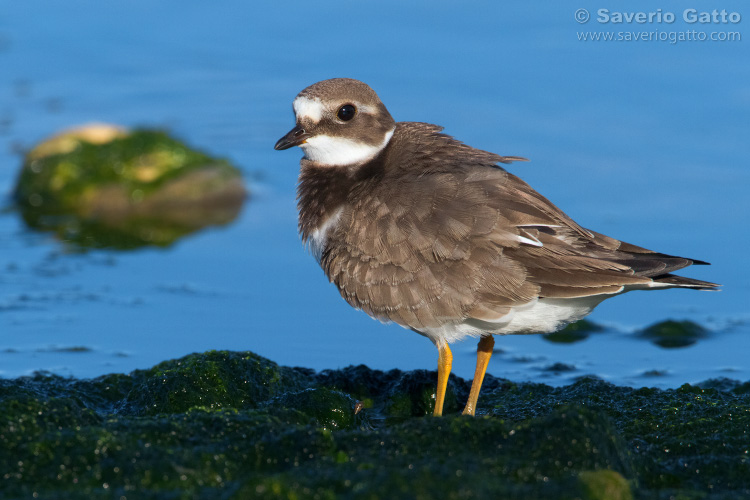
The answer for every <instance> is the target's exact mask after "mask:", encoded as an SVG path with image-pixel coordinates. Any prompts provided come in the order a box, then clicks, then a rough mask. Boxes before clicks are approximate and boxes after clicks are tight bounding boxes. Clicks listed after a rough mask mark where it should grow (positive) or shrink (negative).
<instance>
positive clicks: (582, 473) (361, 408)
mask: <svg viewBox="0 0 750 500" xmlns="http://www.w3.org/2000/svg"><path fill="white" fill-rule="evenodd" d="M434 380H435V374H434V372H426V371H415V372H401V371H398V370H392V371H389V372H381V371H377V370H371V369H369V368H367V367H364V366H356V367H348V368H345V369H342V370H327V371H324V372H321V373H315V372H313V371H312V370H308V369H304V368H287V367H281V366H278V365H277V364H275V363H273V362H272V361H269V360H267V359H264V358H262V357H260V356H257V355H255V354H253V353H236V352H208V353H204V354H194V355H190V356H186V357H184V358H182V359H179V360H172V361H167V362H164V363H161V364H159V365H157V366H155V367H154V368H151V369H149V370H139V371H135V372H133V373H131V374H130V375H107V376H103V377H99V378H96V379H92V380H75V379H65V378H61V377H57V376H49V375H42V374H39V375H35V376H33V377H23V378H18V379H14V380H0V450H2V453H0V474H2V482H0V492H2V496H3V497H6V498H32V497H34V498H64V499H65V498H67V499H79V498H80V499H84V498H86V499H88V498H139V499H140V498H159V499H161V498H163V499H181V498H186V499H187V498H228V499H244V498H298V499H302V498H323V499H326V498H331V499H333V498H371V499H380V498H410V499H411V498H424V499H431V498H456V499H458V498H529V499H537V498H566V499H567V498H569V499H574V498H580V499H630V498H664V499H667V498H709V497H710V498H726V499H730V498H731V499H735V498H748V497H750V460H748V452H749V449H750V437H749V435H748V432H749V430H748V429H750V383H744V384H740V383H738V382H732V381H727V380H722V381H714V382H708V383H706V384H703V385H702V386H690V385H686V386H683V387H681V388H679V389H676V390H657V389H632V388H627V387H616V386H613V385H611V384H608V383H605V382H602V381H601V380H598V379H594V378H586V379H583V380H580V381H578V382H576V383H575V384H573V385H570V386H567V387H561V388H552V387H549V386H546V385H541V384H514V383H511V382H509V381H506V380H500V379H496V378H494V377H491V376H488V377H487V379H486V382H485V390H484V392H483V394H482V396H481V398H480V400H479V404H480V409H481V410H482V411H483V412H484V413H483V415H482V416H479V417H476V418H470V417H463V416H460V415H457V414H455V413H453V414H451V415H447V416H445V417H443V418H433V417H431V416H426V415H425V414H428V413H429V412H430V411H431V408H430V406H431V405H430V403H429V401H431V399H432V397H431V395H430V394H428V395H427V396H425V387H426V386H427V385H429V384H434ZM468 387H469V382H468V381H465V380H462V379H460V378H457V377H451V394H452V396H451V397H452V398H453V400H458V401H463V400H464V399H465V397H466V394H467V393H468ZM458 406H459V405H454V406H453V407H452V410H451V411H452V412H458V411H459V407H458Z"/></svg>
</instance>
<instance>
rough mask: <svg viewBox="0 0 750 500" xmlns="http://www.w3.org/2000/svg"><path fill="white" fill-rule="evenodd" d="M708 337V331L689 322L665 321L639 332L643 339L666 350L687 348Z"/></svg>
mask: <svg viewBox="0 0 750 500" xmlns="http://www.w3.org/2000/svg"><path fill="white" fill-rule="evenodd" d="M706 336H708V330H706V329H705V328H704V327H702V326H701V325H699V324H698V323H694V322H692V321H689V320H685V321H675V320H667V321H662V322H660V323H656V324H653V325H651V326H649V327H647V328H645V329H643V330H642V331H641V332H640V337H642V338H645V339H648V340H650V341H651V342H653V343H654V344H656V345H658V346H659V347H664V348H667V349H670V348H675V347H687V346H690V345H693V344H695V343H696V342H697V341H698V340H699V339H701V338H704V337H706Z"/></svg>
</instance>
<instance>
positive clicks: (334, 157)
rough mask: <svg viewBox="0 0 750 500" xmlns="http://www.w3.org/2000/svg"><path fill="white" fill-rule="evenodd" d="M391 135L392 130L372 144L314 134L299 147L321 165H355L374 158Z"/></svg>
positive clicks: (306, 156)
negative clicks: (380, 140) (377, 142)
mask: <svg viewBox="0 0 750 500" xmlns="http://www.w3.org/2000/svg"><path fill="white" fill-rule="evenodd" d="M394 130H395V129H394ZM392 136H393V130H391V131H390V132H388V133H387V134H385V137H383V141H382V142H381V143H380V144H375V145H372V144H367V143H364V142H359V141H356V140H353V139H346V138H344V137H335V136H330V135H316V136H313V137H310V138H309V139H307V140H306V141H305V142H304V143H303V144H300V145H299V147H301V148H302V151H304V152H305V158H307V159H308V160H311V161H314V162H317V163H322V164H323V165H335V166H345V165H355V164H357V163H362V162H365V161H367V160H370V159H372V158H374V157H375V155H377V154H378V153H380V151H382V150H383V148H384V147H385V146H386V145H387V144H388V141H390V140H391V137H392Z"/></svg>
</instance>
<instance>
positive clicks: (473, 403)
mask: <svg viewBox="0 0 750 500" xmlns="http://www.w3.org/2000/svg"><path fill="white" fill-rule="evenodd" d="M493 347H495V339H494V338H492V335H488V336H486V337H482V338H481V339H479V345H477V369H476V370H475V371H474V381H473V382H472V383H471V392H470V393H469V400H468V401H467V402H466V408H464V412H463V413H464V415H471V416H474V412H476V411H477V400H478V399H479V391H480V390H481V389H482V381H484V374H485V373H486V372H487V365H488V364H489V363H490V358H491V357H492V348H493Z"/></svg>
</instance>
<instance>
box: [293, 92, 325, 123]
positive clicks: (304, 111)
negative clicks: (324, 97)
mask: <svg viewBox="0 0 750 500" xmlns="http://www.w3.org/2000/svg"><path fill="white" fill-rule="evenodd" d="M292 107H293V108H294V114H295V115H296V116H297V120H302V119H303V118H306V119H308V120H310V121H312V122H314V123H318V122H319V121H320V119H321V118H322V117H323V110H324V108H323V103H322V102H321V101H320V99H318V98H316V97H313V98H312V99H310V98H309V97H303V96H299V97H297V98H296V99H295V100H294V102H293V103H292Z"/></svg>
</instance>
